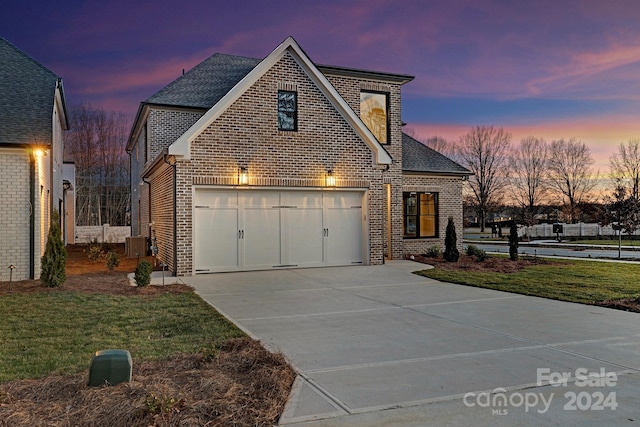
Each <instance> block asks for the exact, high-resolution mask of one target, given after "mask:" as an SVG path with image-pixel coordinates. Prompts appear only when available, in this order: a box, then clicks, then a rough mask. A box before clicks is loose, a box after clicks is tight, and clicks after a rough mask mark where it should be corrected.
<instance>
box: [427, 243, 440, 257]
mask: <svg viewBox="0 0 640 427" xmlns="http://www.w3.org/2000/svg"><path fill="white" fill-rule="evenodd" d="M423 255H424V256H425V257H427V258H438V257H439V256H440V248H439V247H438V246H436V245H433V246H429V247H428V248H427V252H426V253H424V254H423Z"/></svg>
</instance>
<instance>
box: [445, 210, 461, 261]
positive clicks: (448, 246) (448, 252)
mask: <svg viewBox="0 0 640 427" xmlns="http://www.w3.org/2000/svg"><path fill="white" fill-rule="evenodd" d="M457 240H458V238H457V237H456V225H455V224H454V223H453V217H449V221H448V222H447V234H446V236H445V238H444V254H443V256H444V259H445V260H447V261H448V262H458V258H460V253H459V252H458V247H457V244H458V243H457Z"/></svg>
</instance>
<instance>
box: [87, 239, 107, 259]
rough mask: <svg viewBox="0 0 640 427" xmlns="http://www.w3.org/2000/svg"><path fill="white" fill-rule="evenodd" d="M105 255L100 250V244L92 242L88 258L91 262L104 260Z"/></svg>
mask: <svg viewBox="0 0 640 427" xmlns="http://www.w3.org/2000/svg"><path fill="white" fill-rule="evenodd" d="M104 256H105V254H104V251H103V250H102V245H101V244H100V243H97V242H94V243H91V246H89V254H88V257H89V259H90V260H91V261H99V260H100V259H102V258H104Z"/></svg>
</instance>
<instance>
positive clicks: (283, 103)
mask: <svg viewBox="0 0 640 427" xmlns="http://www.w3.org/2000/svg"><path fill="white" fill-rule="evenodd" d="M278 130H283V131H296V130H298V93H297V92H293V91H288V90H279V91H278Z"/></svg>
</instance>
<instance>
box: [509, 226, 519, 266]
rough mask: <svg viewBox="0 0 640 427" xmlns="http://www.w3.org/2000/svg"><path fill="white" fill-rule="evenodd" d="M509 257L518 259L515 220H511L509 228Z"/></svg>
mask: <svg viewBox="0 0 640 427" xmlns="http://www.w3.org/2000/svg"><path fill="white" fill-rule="evenodd" d="M509 259H511V261H517V260H518V226H517V225H516V222H515V221H511V228H509Z"/></svg>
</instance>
